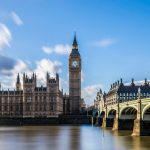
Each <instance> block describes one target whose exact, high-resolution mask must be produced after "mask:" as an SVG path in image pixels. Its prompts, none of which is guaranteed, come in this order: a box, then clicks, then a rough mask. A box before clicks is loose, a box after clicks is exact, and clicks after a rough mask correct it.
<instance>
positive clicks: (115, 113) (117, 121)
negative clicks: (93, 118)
mask: <svg viewBox="0 0 150 150" xmlns="http://www.w3.org/2000/svg"><path fill="white" fill-rule="evenodd" d="M98 116H99V124H100V125H101V126H102V127H112V130H133V133H132V135H137V136H140V135H150V98H143V99H141V98H138V99H136V100H130V101H124V102H119V103H116V104H113V105H105V106H104V105H100V108H99V111H98Z"/></svg>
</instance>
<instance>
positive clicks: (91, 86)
mask: <svg viewBox="0 0 150 150" xmlns="http://www.w3.org/2000/svg"><path fill="white" fill-rule="evenodd" d="M75 32H76V34H77V41H78V45H79V51H80V54H81V57H82V97H83V98H84V99H85V102H86V103H87V104H92V103H93V100H94V98H95V96H96V93H97V91H98V90H99V89H100V88H102V90H103V91H106V92H107V91H108V90H109V88H110V85H111V84H112V83H114V82H115V81H117V80H119V79H120V78H123V82H124V83H129V82H131V78H134V79H135V81H140V82H141V81H143V80H144V79H145V78H147V79H148V80H149V79H150V61H149V58H150V1H149V0H12V1H10V0H0V82H1V83H2V87H3V88H4V89H8V88H9V89H11V88H14V87H15V81H16V76H17V74H18V73H20V76H21V78H22V74H23V73H24V72H26V73H28V74H29V76H31V74H32V73H33V72H35V73H36V74H37V77H38V85H39V86H40V85H45V79H46V72H47V71H48V72H49V73H50V74H51V76H54V75H55V73H56V72H58V73H59V75H60V89H62V88H63V89H64V92H68V88H69V87H68V56H69V53H70V50H71V45H72V42H73V37H74V33H75Z"/></svg>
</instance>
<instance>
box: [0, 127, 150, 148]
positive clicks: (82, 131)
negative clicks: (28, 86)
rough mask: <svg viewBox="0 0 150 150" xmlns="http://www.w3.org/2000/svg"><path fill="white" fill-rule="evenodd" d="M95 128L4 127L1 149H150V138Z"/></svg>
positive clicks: (0, 130)
mask: <svg viewBox="0 0 150 150" xmlns="http://www.w3.org/2000/svg"><path fill="white" fill-rule="evenodd" d="M130 134H131V132H129V131H119V132H118V131H115V132H112V131H111V129H107V130H106V129H102V128H99V127H91V126H24V127H0V150H149V149H150V137H146V136H145V137H132V136H130Z"/></svg>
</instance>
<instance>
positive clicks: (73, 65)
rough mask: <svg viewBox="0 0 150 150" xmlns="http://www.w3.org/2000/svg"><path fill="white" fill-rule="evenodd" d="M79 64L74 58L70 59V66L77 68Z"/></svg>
mask: <svg viewBox="0 0 150 150" xmlns="http://www.w3.org/2000/svg"><path fill="white" fill-rule="evenodd" d="M78 66H79V62H78V61H76V60H74V61H72V67H74V68H77V67H78Z"/></svg>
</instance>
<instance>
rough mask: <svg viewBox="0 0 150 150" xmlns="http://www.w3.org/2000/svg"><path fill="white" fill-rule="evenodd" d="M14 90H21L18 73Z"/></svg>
mask: <svg viewBox="0 0 150 150" xmlns="http://www.w3.org/2000/svg"><path fill="white" fill-rule="evenodd" d="M16 90H17V91H20V90H21V82H20V76H19V73H18V75H17V81H16Z"/></svg>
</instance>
